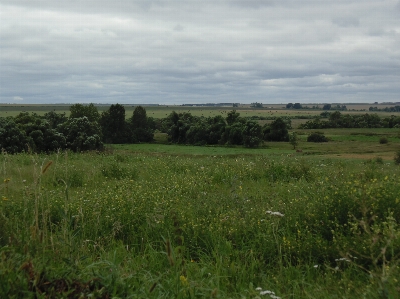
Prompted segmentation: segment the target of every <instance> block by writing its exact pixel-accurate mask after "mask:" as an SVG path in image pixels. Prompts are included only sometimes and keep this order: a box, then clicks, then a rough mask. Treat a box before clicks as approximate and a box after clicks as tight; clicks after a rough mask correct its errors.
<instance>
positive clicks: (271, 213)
mask: <svg viewBox="0 0 400 299" xmlns="http://www.w3.org/2000/svg"><path fill="white" fill-rule="evenodd" d="M265 213H267V214H270V215H272V216H279V217H283V216H285V215H284V214H282V213H280V212H272V211H266V212H265Z"/></svg>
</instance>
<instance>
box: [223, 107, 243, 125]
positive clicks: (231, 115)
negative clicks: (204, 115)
mask: <svg viewBox="0 0 400 299" xmlns="http://www.w3.org/2000/svg"><path fill="white" fill-rule="evenodd" d="M239 117H240V113H238V112H236V110H232V111H230V112H228V115H227V116H226V122H227V123H228V125H229V126H230V125H232V124H233V123H235V122H236V121H237V120H238V119H239Z"/></svg>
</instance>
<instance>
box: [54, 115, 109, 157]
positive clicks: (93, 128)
mask: <svg viewBox="0 0 400 299" xmlns="http://www.w3.org/2000/svg"><path fill="white" fill-rule="evenodd" d="M58 130H59V131H60V132H61V133H62V134H64V136H65V138H66V141H67V148H69V149H71V150H73V151H74V152H80V151H89V150H102V149H103V142H102V134H101V128H100V125H99V124H98V123H97V122H91V121H89V119H88V118H87V117H86V116H84V117H79V118H69V119H68V120H67V121H66V122H65V123H63V124H61V125H60V126H59V127H58Z"/></svg>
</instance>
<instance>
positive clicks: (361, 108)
mask: <svg viewBox="0 0 400 299" xmlns="http://www.w3.org/2000/svg"><path fill="white" fill-rule="evenodd" d="M320 106H321V105H320ZM371 106H373V107H375V106H377V107H378V108H380V109H383V108H385V107H390V106H394V105H383V104H381V105H372V104H371V105H367V104H364V105H352V104H347V108H348V111H344V112H341V113H349V114H360V113H367V112H368V109H369V107H371ZM69 107H70V105H12V104H9V105H5V104H0V117H6V116H16V115H18V114H19V113H20V112H22V111H27V112H35V113H37V114H39V115H43V114H45V113H46V112H49V111H55V112H57V113H66V115H67V116H68V115H69ZM96 107H97V108H98V110H99V112H100V113H101V112H103V111H105V110H107V109H108V108H109V106H107V105H97V106H96ZM124 107H125V110H126V117H127V118H128V117H131V116H132V113H133V110H134V109H135V106H134V105H124ZM284 107H285V105H265V107H264V108H261V109H254V108H251V107H250V106H249V105H240V106H239V107H237V108H233V107H187V106H173V105H170V106H145V109H146V111H147V116H151V117H154V118H164V117H166V116H168V115H169V114H170V113H171V112H172V111H176V112H178V113H180V112H189V113H191V114H192V115H195V116H205V117H208V116H216V115H222V116H223V117H225V116H226V114H227V113H228V112H229V111H231V110H233V109H236V110H237V111H238V112H239V113H240V114H241V116H244V117H246V116H263V117H270V116H276V117H279V116H291V117H299V116H313V115H319V114H320V113H321V112H322V110H313V109H311V110H306V109H301V110H294V109H291V110H287V109H285V108H284ZM321 107H322V106H321ZM374 113H375V112H374ZM376 113H377V114H378V115H379V116H382V117H388V116H390V115H392V114H395V115H400V113H399V112H397V113H388V112H376Z"/></svg>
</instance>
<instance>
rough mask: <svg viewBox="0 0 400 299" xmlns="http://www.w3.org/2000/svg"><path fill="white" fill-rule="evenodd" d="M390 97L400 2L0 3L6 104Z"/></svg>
mask: <svg viewBox="0 0 400 299" xmlns="http://www.w3.org/2000/svg"><path fill="white" fill-rule="evenodd" d="M389 101H395V102H397V101H400V1H399V0H357V1H356V0H301V1H300V0H212V1H211V0H202V1H198V0H196V1H195V0H157V1H152V0H113V1H111V0H69V1H55V0H37V1H35V0H0V103H75V102H80V103H90V102H93V103H122V104H123V103H125V104H127V103H136V104H137V103H142V104H144V103H149V104H150V103H158V104H182V103H220V102H239V103H252V102H261V103H288V102H300V103H323V102H331V103H349V102H367V103H371V102H389Z"/></svg>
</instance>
